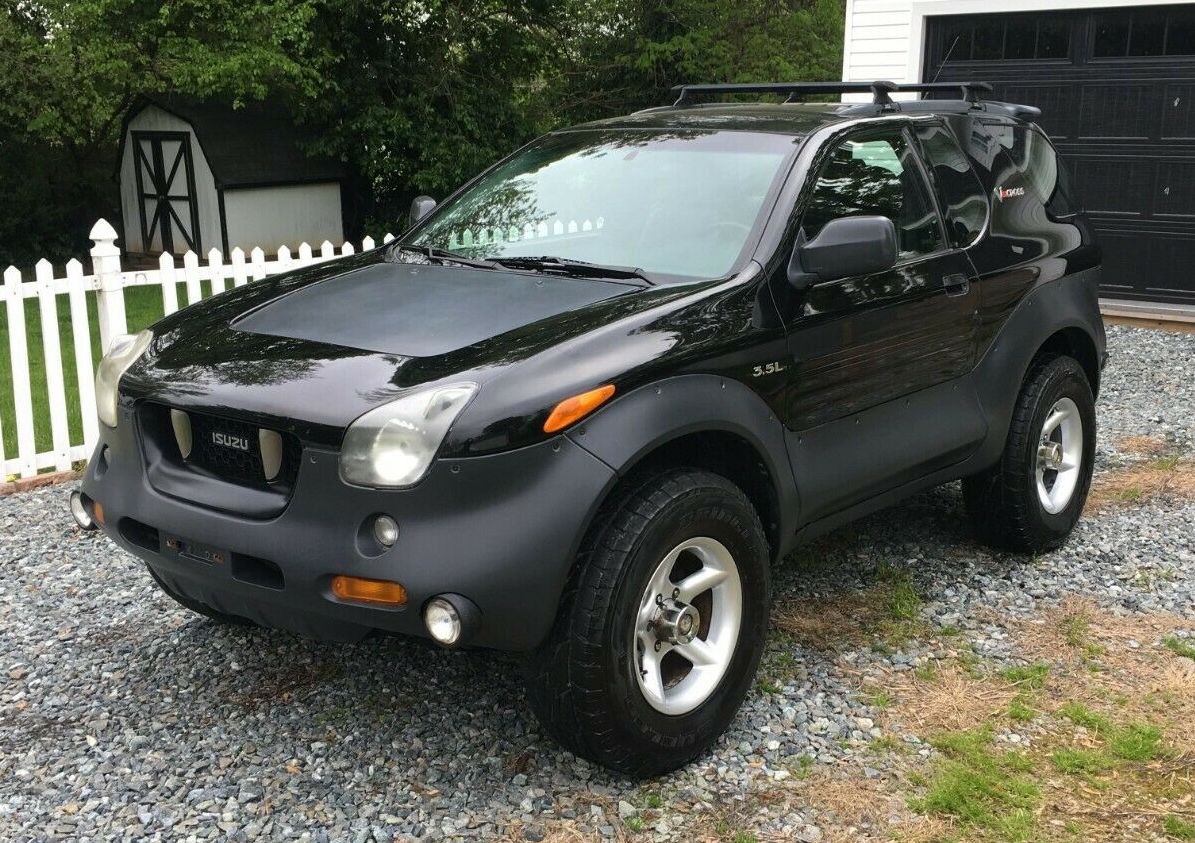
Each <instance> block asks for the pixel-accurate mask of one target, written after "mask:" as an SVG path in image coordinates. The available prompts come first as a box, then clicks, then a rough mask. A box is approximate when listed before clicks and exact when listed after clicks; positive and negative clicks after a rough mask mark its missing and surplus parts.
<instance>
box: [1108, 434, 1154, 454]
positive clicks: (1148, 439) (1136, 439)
mask: <svg viewBox="0 0 1195 843" xmlns="http://www.w3.org/2000/svg"><path fill="white" fill-rule="evenodd" d="M1116 450H1117V451H1119V452H1120V453H1122V454H1137V455H1139V456H1145V457H1156V456H1159V455H1161V454H1164V453H1165V452H1166V441H1165V440H1164V439H1162V438H1160V437H1158V436H1126V437H1125V438H1124V439H1121V440H1120V441H1119V442H1117V443H1116Z"/></svg>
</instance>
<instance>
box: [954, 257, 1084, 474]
mask: <svg viewBox="0 0 1195 843" xmlns="http://www.w3.org/2000/svg"><path fill="white" fill-rule="evenodd" d="M1098 282H1099V269H1098V267H1097V268H1095V269H1090V270H1084V271H1082V272H1077V273H1075V274H1073V275H1068V276H1065V277H1063V278H1060V279H1057V280H1055V281H1051V282H1049V283H1044V284H1040V285H1038V286H1037V287H1036V288H1034V289H1033V290H1032V291H1031V292H1029V293H1028V295H1026V296H1025V298H1024V299H1022V300H1021V301H1020V303H1019V304H1018V305H1017V306H1016V308H1015V309H1014V310H1013V312H1012V313H1011V314H1010V315H1009V316H1008V318H1007V320H1006V321H1005V322H1004V324H1003V325H1002V326H1001V328H1000V330H999V332H998V333H997V335H996V336H995V337H994V339H993V340H992V342H991V344H990V346H989V347H988V348H987V349H986V351H985V352H984V355H983V357H982V358H981V359H980V360H979V362H978V364H977V365H976V367H975V371H974V373H973V375H974V378H975V380H974V383H975V388H976V391H977V394H978V395H979V398H980V403H981V404H982V406H983V408H984V412H985V413H986V414H987V416H988V419H989V420H990V423H989V428H988V438H987V441H986V442H985V443H984V446H983V447H982V448H981V449H980V450H979V451H978V452H977V453H976V454H975V455H974V456H973V457H972V459H971V460H969V462H968V465H967V468H968V469H972V470H982V469H986V468H988V467H989V466H991V465H994V464H995V462H996V461H997V460H998V459H999V458H1000V454H1001V452H1002V451H1003V450H1004V443H1005V440H1006V438H1007V436H1008V429H1009V424H1010V423H1011V420H1012V412H1013V407H1014V405H1015V404H1016V400H1017V396H1018V395H1020V392H1021V390H1022V389H1023V388H1024V385H1025V379H1026V377H1027V376H1028V374H1029V372H1030V371H1031V370H1032V368H1033V363H1034V361H1035V360H1037V359H1038V358H1039V357H1040V356H1041V355H1043V354H1051V353H1054V354H1065V355H1068V356H1071V357H1074V358H1075V359H1076V360H1078V362H1079V364H1080V365H1081V366H1082V367H1083V370H1084V372H1085V373H1086V374H1087V376H1088V379H1089V380H1090V381H1091V388H1092V395H1093V397H1094V396H1095V394H1096V393H1097V392H1098V389H1099V376H1100V366H1101V363H1102V359H1103V356H1104V349H1105V342H1106V341H1105V337H1104V330H1103V321H1102V320H1101V317H1100V312H1099V304H1098V300H1097V297H1096V289H1097V285H1098Z"/></svg>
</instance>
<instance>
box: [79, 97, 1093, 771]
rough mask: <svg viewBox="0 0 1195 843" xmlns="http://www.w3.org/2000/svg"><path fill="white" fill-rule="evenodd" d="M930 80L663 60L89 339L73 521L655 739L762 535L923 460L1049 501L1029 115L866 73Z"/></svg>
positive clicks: (826, 511) (1070, 426)
mask: <svg viewBox="0 0 1195 843" xmlns="http://www.w3.org/2000/svg"><path fill="white" fill-rule="evenodd" d="M946 87H948V86H941V85H901V86H897V85H893V84H892V83H884V82H877V83H875V84H871V85H854V84H840V83H836V84H806V85H797V84H793V85H749V86H685V87H683V88H682V89H680V96H679V98H678V100H677V102H676V103H675V104H674V105H672V106H669V107H664V108H655V109H650V110H648V111H643V112H639V113H636V114H632V115H630V116H627V117H619V118H616V119H612V120H603V121H599V122H595V123H589V124H586V125H583V126H579V127H576V128H571V129H567V130H564V131H559V132H553V133H552V134H550V135H547V136H545V137H542V138H540V139H538V140H536V141H533V142H532V143H530V144H528V145H527V146H525V147H523V148H522V149H520V150H518V151H517V152H515V153H514V154H512V155H511V156H510V157H508V158H506V159H505V160H503V161H501V162H499V163H498V164H496V165H495V166H493V167H492V168H490V169H489V170H487V171H486V172H484V173H482V174H481V175H480V176H478V177H477V178H476V179H474V180H473V181H471V182H469V183H468V184H466V185H465V186H464V187H462V188H461V189H460V190H458V191H457V192H456V193H454V194H453V195H452V196H450V197H449V198H448V199H447V200H445V201H444V202H443V203H441V204H439V205H438V206H437V205H436V204H435V202H434V201H432V200H431V199H429V198H427V197H420V198H419V199H417V200H416V201H415V203H414V205H413V207H412V226H411V228H410V229H409V230H408V231H407V233H406V234H405V235H404V236H403V237H402V238H400V240H399V241H398V242H396V243H391V244H389V245H387V246H385V247H383V248H381V249H376V250H373V251H371V252H368V253H365V254H361V255H357V256H353V257H348V258H345V259H342V260H339V261H336V262H334V263H328V264H323V265H320V266H315V267H310V268H306V269H302V270H299V271H295V272H290V273H287V274H284V275H279V276H277V277H273V278H269V279H267V280H262V281H257V282H255V283H253V284H250V285H248V286H245V287H241V288H237V289H234V290H231V291H229V292H227V293H224V294H222V295H219V296H215V297H214V298H211V299H209V300H207V301H204V302H202V303H201V304H197V305H195V306H194V307H190V308H187V309H186V310H184V311H181V312H179V313H177V314H174V315H171V316H169V317H167V318H165V319H163V320H162V321H161V322H159V323H157V324H156V325H154V326H153V327H152V328H151V329H150V330H148V331H145V332H143V333H141V334H139V335H137V336H135V337H127V338H123V339H122V340H121V341H120V342H118V343H116V344H115V345H114V347H113V348H112V349H111V350H110V352H109V354H108V355H107V357H106V358H105V359H104V361H103V362H102V364H101V367H100V372H99V376H98V378H97V398H98V403H99V412H100V418H101V420H102V422H103V424H102V433H101V441H100V444H99V446H98V448H97V450H96V452H95V454H94V456H93V457H92V459H91V463H90V465H89V466H88V469H87V474H86V478H85V480H84V482H83V487H82V492H81V494H80V495H79V496H78V497H77V498H76V500H75V504H76V506H77V509H78V511H82V512H84V513H85V516H84V518H85V520H86V518H90V519H93V520H94V521H95V522H97V523H99V524H102V526H103V528H104V530H105V531H106V532H107V534H108V535H109V536H111V537H112V539H113V540H114V541H116V542H117V543H119V544H120V546H121V547H123V548H125V549H127V550H128V551H130V552H132V553H133V554H135V555H137V556H139V557H140V558H142V559H143V560H145V562H146V564H147V565H148V567H149V571H150V574H151V575H152V576H153V578H154V579H155V580H156V581H157V582H158V584H159V585H160V586H161V587H162V589H163V590H164V591H165V592H166V593H167V594H169V595H170V596H171V597H173V598H174V599H175V600H177V601H178V602H179V603H181V604H183V605H184V606H187V607H189V608H191V609H194V610H195V611H197V612H201V613H203V614H204V615H207V616H209V617H212V618H215V619H217V620H219V621H226V622H236V621H240V622H246V621H247V622H253V623H257V624H261V625H264V626H271V627H283V628H287V629H291V630H297V631H301V632H305V633H309V634H312V635H316V636H320V637H323V638H332V639H339V640H346V641H348V640H354V639H357V638H360V637H361V636H363V635H365V634H367V633H369V632H371V631H383V632H392V633H402V634H406V635H413V636H423V637H430V638H432V639H434V640H436V641H438V642H440V643H441V644H443V645H446V646H462V645H468V646H477V647H488V648H495V649H499V650H506V651H511V652H515V653H519V654H522V655H523V657H524V658H523V663H524V664H525V670H526V675H527V697H528V700H529V702H530V704H531V706H532V707H533V708H534V710H535V712H536V714H537V715H538V716H539V718H540V719H541V720H542V722H543V723H544V725H545V726H546V727H547V729H548V730H549V731H550V732H551V733H552V734H553V735H554V736H555V737H556V738H558V739H559V741H560V742H561V743H563V744H564V745H565V746H567V747H568V748H569V749H571V750H573V751H574V752H576V753H577V754H579V755H582V756H584V757H586V758H590V759H593V760H595V761H597V762H599V763H601V764H604V765H607V766H609V767H612V768H615V769H618V770H622V771H627V772H630V773H633V774H639V775H646V774H652V773H657V772H660V771H664V770H668V769H671V768H674V767H676V766H678V765H680V764H683V763H685V762H686V761H688V760H690V759H692V758H693V757H695V756H696V755H698V754H699V753H701V752H702V750H703V749H704V748H706V747H707V746H709V745H710V744H711V743H712V742H713V741H714V740H716V739H717V737H718V736H719V735H720V734H721V733H722V731H723V730H724V729H725V728H726V726H727V724H728V723H729V722H730V721H731V719H732V718H733V717H734V715H735V711H736V710H737V708H738V706H739V704H740V702H741V701H742V699H743V696H744V695H745V694H746V692H747V690H748V688H749V687H750V686H751V683H752V676H753V674H754V672H755V669H756V666H757V664H758V661H759V658H760V651H761V648H762V647H763V643H764V637H765V635H766V634H767V630H768V610H769V566H770V565H771V564H772V563H774V562H776V561H777V560H780V559H783V558H784V557H785V555H786V554H788V553H789V552H790V551H791V550H792V549H793V548H794V546H796V545H797V544H798V543H800V542H802V541H805V540H807V539H809V538H810V537H811V536H815V535H817V534H819V533H823V532H825V531H827V530H830V529H833V528H834V527H837V526H838V525H841V524H844V523H846V522H848V521H850V520H851V519H854V518H858V517H859V516H861V515H864V514H866V513H869V512H872V511H874V510H877V509H880V508H881V507H885V506H887V505H889V504H892V503H893V502H895V501H898V500H900V499H901V498H903V497H905V496H907V495H910V494H912V493H914V492H917V491H920V490H923V489H926V488H928V487H931V486H935V485H937V484H941V483H946V482H949V481H954V480H959V479H960V478H961V479H962V481H963V492H964V495H965V499H966V505H967V508H968V510H969V512H970V516H971V518H972V519H973V521H974V523H975V527H976V530H977V532H978V535H979V537H980V538H981V539H982V540H984V541H986V542H990V543H992V544H995V545H999V546H1002V547H1006V548H1010V549H1014V550H1019V551H1026V552H1034V551H1042V550H1048V549H1050V548H1053V547H1057V546H1058V545H1059V544H1061V543H1062V542H1063V541H1064V540H1065V539H1066V537H1067V535H1068V533H1069V532H1070V530H1071V528H1072V527H1073V526H1074V524H1075V521H1076V520H1077V519H1078V517H1079V513H1080V511H1081V510H1082V507H1083V502H1084V498H1085V496H1086V494H1087V489H1088V485H1089V482H1090V478H1091V470H1092V454H1093V450H1094V447H1095V414H1094V410H1093V399H1094V396H1095V394H1096V391H1097V389H1098V387H1099V378H1100V370H1101V368H1102V364H1103V362H1104V360H1105V356H1106V355H1105V341H1104V333H1103V329H1102V326H1101V322H1100V315H1099V311H1098V309H1097V302H1096V286H1097V282H1098V278H1099V271H1100V268H1099V267H1100V253H1099V249H1098V248H1097V247H1096V245H1095V244H1094V243H1093V241H1092V235H1091V231H1090V229H1089V227H1088V225H1087V224H1086V222H1085V221H1084V218H1083V216H1082V214H1081V213H1080V211H1079V206H1078V205H1077V204H1076V201H1075V198H1074V197H1073V196H1072V195H1071V193H1070V191H1069V189H1068V185H1067V178H1066V173H1065V170H1064V169H1063V167H1062V163H1061V162H1060V161H1059V158H1058V155H1057V153H1056V152H1055V150H1054V147H1053V146H1052V145H1051V143H1050V141H1049V139H1047V137H1046V136H1045V134H1044V133H1043V132H1042V131H1041V129H1040V128H1038V127H1037V126H1036V125H1034V123H1033V122H1032V120H1033V118H1034V116H1036V115H1037V114H1038V112H1037V110H1036V109H1033V108H1030V107H1027V106H1019V105H1010V104H1006V103H999V102H989V101H984V100H983V99H982V98H981V96H980V95H981V93H982V92H983V91H984V90H985V88H984V86H982V85H977V84H969V85H964V86H957V85H956V86H949V87H951V88H952V89H953V91H955V92H957V93H956V94H955V95H956V96H959V94H960V93H961V97H960V98H958V99H917V100H909V101H901V102H894V101H893V99H892V98H891V96H890V94H891V93H892V92H894V91H898V90H899V91H914V92H921V93H931V94H933V95H935V96H941V95H942V94H943V92H944V90H945V88H946ZM856 91H863V92H871V93H872V94H873V97H872V98H873V101H872V102H862V103H801V102H794V101H793V100H798V99H800V98H802V97H805V96H807V95H811V94H814V95H824V94H827V93H841V92H856ZM755 93H765V94H777V93H779V94H781V95H784V96H787V97H788V99H789V101H787V102H783V103H778V102H769V103H746V102H741V101H740V102H737V103H730V104H728V103H710V102H708V101H706V102H704V103H699V102H697V101H698V100H702V99H707V98H708V97H709V96H710V95H717V94H731V95H735V96H738V97H740V98H741V96H742V95H743V94H755Z"/></svg>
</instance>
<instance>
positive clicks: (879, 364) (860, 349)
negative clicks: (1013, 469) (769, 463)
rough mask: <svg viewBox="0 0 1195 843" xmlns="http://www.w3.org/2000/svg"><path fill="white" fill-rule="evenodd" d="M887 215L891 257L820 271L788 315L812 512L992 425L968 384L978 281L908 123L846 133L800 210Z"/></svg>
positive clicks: (817, 215)
mask: <svg viewBox="0 0 1195 843" xmlns="http://www.w3.org/2000/svg"><path fill="white" fill-rule="evenodd" d="M856 215H880V216H885V217H888V218H889V219H891V220H892V221H893V223H894V224H895V226H896V233H897V249H898V258H897V262H896V265H895V266H893V267H892V268H891V269H889V270H886V271H882V272H878V273H873V274H870V275H864V276H850V277H845V278H835V279H826V280H818V281H816V282H815V283H814V284H813V285H812V286H810V287H809V288H808V290H806V291H805V292H804V293H803V295H802V296H801V297H800V298H799V299H798V300H797V301H795V302H794V303H793V306H792V308H791V312H790V313H789V314H788V320H787V322H788V347H789V353H790V358H791V359H790V364H789V381H788V384H787V390H788V392H787V400H786V401H785V410H786V415H787V418H786V420H785V421H786V426H787V428H788V431H789V437H790V442H789V444H790V454H791V457H792V461H793V464H794V470H795V472H796V476H797V479H798V483H799V486H800V489H801V498H802V511H803V518H802V520H803V521H810V520H816V519H817V518H820V517H824V516H826V515H829V514H832V513H834V512H836V511H839V510H843V509H846V508H848V507H850V506H851V505H852V504H855V503H858V502H860V501H863V500H866V499H867V498H871V497H874V496H876V495H877V494H881V493H883V492H884V491H887V490H889V489H894V488H896V487H898V486H901V485H903V484H905V483H909V482H912V481H915V480H917V479H919V478H921V477H923V476H925V475H928V474H930V473H932V472H933V471H935V470H936V469H940V468H944V467H946V466H948V465H950V464H952V463H953V462H957V461H959V460H961V459H963V458H964V457H965V456H966V455H967V454H968V453H970V451H971V450H973V449H974V447H976V446H977V445H978V443H979V441H980V439H981V438H982V435H983V433H984V431H985V429H986V426H985V424H984V421H983V417H982V413H981V412H980V410H979V405H978V401H977V400H976V398H975V395H974V393H973V390H971V389H970V388H969V385H966V384H964V383H963V379H964V377H965V375H966V374H967V373H968V372H969V371H970V369H971V367H972V364H973V359H974V355H975V341H976V340H975V321H974V319H975V316H976V314H977V311H978V289H977V287H975V286H974V285H972V283H971V282H972V281H973V280H974V271H973V269H972V267H971V264H970V261H969V260H968V258H967V257H966V255H965V254H963V252H962V251H960V250H958V249H954V248H952V247H950V246H949V245H948V243H947V240H946V238H945V237H944V235H943V226H942V221H941V218H940V215H939V213H938V209H937V206H936V204H935V202H934V199H933V195H932V193H931V192H930V190H929V186H928V183H927V181H926V176H925V171H924V168H923V166H922V164H921V162H920V160H919V157H918V153H917V148H916V146H915V145H914V144H913V142H912V140H911V138H910V137H909V135H908V133H907V131H906V130H905V129H903V128H901V127H900V126H897V125H889V126H887V127H884V128H881V129H878V130H877V129H871V130H867V131H863V132H860V133H857V134H854V135H849V136H847V137H846V138H845V139H842V140H839V141H837V142H836V145H835V147H834V148H833V149H832V150H830V154H829V155H828V156H826V157H825V158H824V163H823V165H822V169H821V172H820V173H819V175H818V178H817V180H816V182H815V183H814V185H813V187H812V193H811V195H810V197H809V200H808V201H807V202H806V203H805V211H804V214H803V216H802V219H801V230H802V232H803V235H804V237H805V238H806V240H807V241H810V240H813V239H814V238H816V236H817V234H818V232H819V231H820V230H821V229H822V227H823V226H825V224H826V223H827V222H829V221H830V220H832V219H836V218H839V217H847V216H856Z"/></svg>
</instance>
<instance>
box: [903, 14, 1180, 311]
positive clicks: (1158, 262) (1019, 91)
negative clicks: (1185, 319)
mask: <svg viewBox="0 0 1195 843" xmlns="http://www.w3.org/2000/svg"><path fill="white" fill-rule="evenodd" d="M925 59H926V61H925V68H926V70H925V78H926V80H927V81H928V80H929V79H932V78H934V77H935V76H936V78H937V79H938V81H956V80H965V79H982V80H986V81H989V82H991V83H992V84H993V85H994V86H995V93H994V94H993V98H994V99H1002V100H1007V101H1010V102H1020V103H1028V104H1030V105H1036V106H1038V107H1040V108H1041V109H1042V117H1041V120H1040V122H1041V125H1042V126H1043V127H1044V128H1045V129H1046V131H1047V132H1049V133H1050V136H1051V137H1052V138H1053V139H1054V141H1055V142H1056V143H1057V145H1058V148H1059V149H1060V150H1061V152H1062V153H1063V157H1064V158H1065V159H1066V160H1067V162H1068V163H1069V166H1070V169H1071V172H1072V174H1073V177H1074V182H1075V185H1076V189H1077V192H1078V194H1079V197H1080V198H1081V200H1082V202H1083V205H1084V207H1085V208H1086V209H1087V212H1088V214H1089V215H1090V217H1091V220H1092V224H1093V225H1094V227H1095V229H1096V231H1097V233H1098V236H1099V240H1100V242H1101V243H1102V244H1103V246H1104V289H1103V294H1104V295H1105V296H1108V297H1115V298H1132V299H1145V300H1152V301H1166V302H1178V303H1184V304H1195V6H1192V5H1183V6H1170V7H1167V6H1156V7H1141V6H1138V7H1134V8H1132V9H1100V10H1093V11H1086V12H1071V13H1061V12H1048V13H1038V14H1012V15H967V16H952V17H934V18H930V19H929V27H928V32H927V38H926V56H925Z"/></svg>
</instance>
